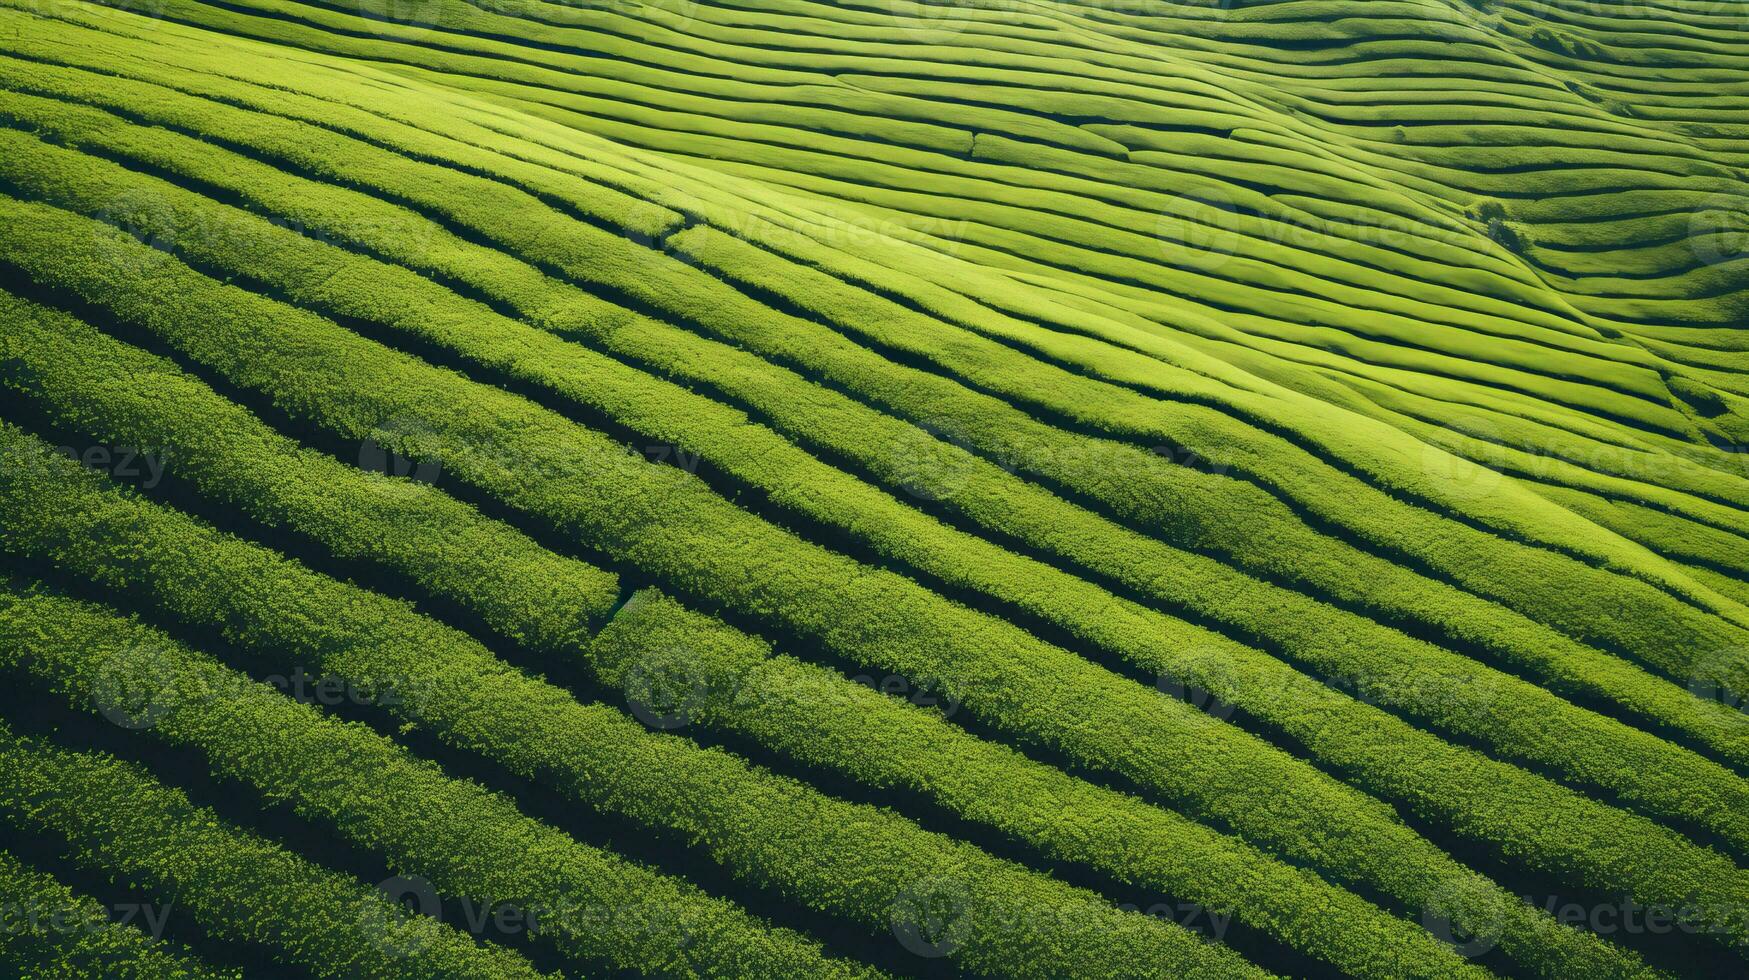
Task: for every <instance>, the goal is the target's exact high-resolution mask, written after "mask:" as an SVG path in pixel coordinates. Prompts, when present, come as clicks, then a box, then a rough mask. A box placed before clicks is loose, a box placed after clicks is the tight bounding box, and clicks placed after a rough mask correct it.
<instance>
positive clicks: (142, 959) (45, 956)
mask: <svg viewBox="0 0 1749 980" xmlns="http://www.w3.org/2000/svg"><path fill="white" fill-rule="evenodd" d="M0 895H3V896H5V899H4V903H5V909H4V913H5V918H6V923H5V930H6V932H5V935H6V938H5V941H4V942H0V969H4V970H8V971H10V972H11V975H12V976H15V977H32V978H36V980H241V977H242V974H241V973H238V972H237V971H235V970H220V969H215V968H213V967H210V966H208V965H207V964H205V963H202V962H200V961H199V960H197V959H195V958H194V957H192V956H190V955H188V954H187V952H186V951H184V950H181V949H178V948H175V947H173V946H171V945H170V944H168V943H162V942H159V941H157V940H155V939H153V938H152V937H151V936H149V935H147V933H146V932H144V931H143V930H141V929H139V928H137V927H136V926H134V925H124V924H122V923H120V922H116V921H113V920H112V919H111V917H110V912H109V909H107V908H105V907H104V906H103V905H102V904H101V903H99V902H98V901H97V900H96V899H95V898H92V897H90V896H89V895H82V894H80V893H78V892H75V891H73V890H72V889H71V888H68V887H67V886H66V885H63V884H61V883H60V882H59V881H56V880H55V878H54V877H53V876H52V875H47V874H44V873H42V872H41V871H38V870H36V869H35V868H30V867H27V866H25V865H24V864H23V863H22V862H20V861H19V860H18V859H17V858H16V857H13V856H12V855H11V854H9V853H7V852H5V851H0Z"/></svg>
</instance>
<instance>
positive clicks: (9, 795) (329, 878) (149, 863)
mask: <svg viewBox="0 0 1749 980" xmlns="http://www.w3.org/2000/svg"><path fill="white" fill-rule="evenodd" d="M34 601H36V600H31V599H25V598H22V597H21V596H20V595H18V594H17V593H14V592H11V591H10V590H6V591H0V608H3V609H4V613H5V615H4V616H0V627H3V628H4V629H5V630H6V632H7V633H8V634H10V636H9V637H8V640H9V642H8V643H7V644H6V655H5V656H6V663H5V666H6V667H7V668H8V669H9V670H12V671H17V670H19V669H21V668H24V669H26V670H27V671H28V670H30V668H31V667H32V666H33V665H34V667H35V672H40V671H41V670H42V662H41V660H40V659H38V658H40V654H38V657H37V658H33V657H32V655H31V652H30V651H29V649H28V646H29V644H31V643H32V642H41V641H40V639H38V638H37V637H30V638H29V639H26V640H23V641H22V642H20V633H21V632H23V631H33V632H34V631H37V630H41V629H43V628H44V627H45V626H51V625H52V626H54V627H55V628H54V629H53V630H50V631H49V632H50V634H51V635H57V636H58V637H65V638H68V639H74V638H76V637H77V634H79V633H80V632H91V633H97V632H100V631H101V632H109V631H114V630H117V629H120V630H121V631H122V635H123V636H126V635H127V627H128V625H129V624H128V623H127V622H126V621H125V620H123V619H120V618H118V617H110V618H108V619H107V620H105V619H97V620H95V621H93V620H92V619H90V618H89V617H87V616H80V615H79V611H78V610H76V609H72V608H69V607H67V606H65V605H61V606H59V608H50V609H47V610H42V611H38V610H35V609H30V610H26V609H21V608H20V604H21V603H22V604H24V605H27V606H28V605H30V604H32V603H33V602H34ZM56 613H72V614H73V618H72V619H71V620H70V621H64V622H57V623H54V624H50V623H48V622H46V620H47V619H49V618H50V617H51V616H53V615H54V614H56ZM63 629H64V630H65V632H62V630H63ZM69 634H71V635H70V636H69ZM27 635H28V634H27ZM90 646H91V643H90V641H89V640H86V641H84V642H83V643H76V644H75V646H74V647H73V649H70V650H69V651H68V656H69V657H72V656H75V655H76V654H75V651H76V650H78V649H79V648H80V647H85V648H87V649H89V647H90ZM155 651H156V648H155V647H150V646H141V647H138V648H136V649H135V650H134V651H133V656H131V657H130V656H127V655H125V654H123V655H118V656H115V657H112V658H110V659H109V660H107V661H102V660H99V661H96V662H90V663H86V664H83V665H80V666H82V667H83V670H82V671H81V675H82V677H83V679H84V681H85V683H84V684H83V685H79V683H78V681H76V680H74V677H72V676H69V677H66V678H63V679H60V680H59V681H58V683H60V684H62V685H64V689H67V690H72V691H76V692H77V694H76V695H74V697H75V699H76V700H75V703H77V704H79V705H80V706H81V707H84V708H86V709H88V710H90V709H92V708H93V706H96V710H100V711H109V712H112V713H113V714H112V717H122V718H123V719H124V721H128V722H131V721H132V719H131V718H128V717H127V712H128V710H129V705H127V704H125V703H123V700H125V698H126V693H127V692H126V691H125V690H124V689H125V688H126V687H127V686H128V685H130V684H134V683H137V682H139V680H141V679H151V678H152V675H151V671H153V670H154V669H155V668H156V667H161V666H163V661H162V659H160V658H157V657H156V653H155ZM63 665H66V662H65V661H63ZM166 679H169V678H166ZM183 680H184V679H183V678H182V677H180V676H175V677H174V679H173V680H172V683H182V682H183ZM147 683H151V680H147ZM93 685H95V686H93ZM107 698H116V699H117V700H113V701H111V700H106V699H107ZM261 720H263V721H265V720H266V719H261ZM271 733H272V729H263V730H262V731H261V732H260V733H259V735H258V737H263V736H266V735H269V734H271ZM239 747H240V746H239ZM271 757H272V756H271V755H270V756H269V758H271ZM280 758H281V759H282V760H283V761H289V760H290V759H292V758H294V757H292V756H284V755H282V756H280ZM300 761H301V760H300ZM258 764H259V763H258ZM0 819H4V820H5V821H6V822H8V823H10V824H12V826H13V827H15V828H18V829H21V830H28V831H31V832H34V833H38V834H46V835H49V836H52V837H59V838H61V839H62V840H64V841H66V842H67V844H68V846H69V847H70V848H71V849H72V851H73V852H74V855H75V859H76V860H77V861H78V862H79V863H81V864H84V865H86V866H89V867H91V868H94V869H97V870H100V871H103V872H105V873H108V874H112V875H118V876H122V877H126V878H128V879H130V880H132V881H135V882H138V883H139V884H141V885H142V886H144V887H146V888H147V889H149V890H150V891H151V892H152V893H153V894H156V895H164V896H170V897H171V901H172V903H173V904H171V905H169V906H166V907H162V908H160V909H159V911H160V912H161V913H162V914H165V915H188V916H189V917H191V918H192V919H193V920H195V921H196V922H197V923H198V924H199V925H200V927H201V928H202V930H203V931H204V932H205V934H206V935H208V936H211V937H214V938H220V939H229V940H241V941H246V942H251V943H256V944H259V945H262V946H264V947H266V948H267V949H268V950H270V951H271V952H272V955H273V958H274V959H275V960H276V961H277V962H279V963H281V964H284V965H286V966H290V967H293V968H295V969H299V970H302V971H308V973H309V974H310V975H311V976H317V977H334V978H347V977H356V976H374V977H383V978H385V980H388V978H405V980H417V978H422V977H424V978H428V977H433V976H445V975H452V976H470V977H480V978H482V980H485V978H492V980H497V978H526V980H534V978H537V977H540V976H542V975H543V974H541V973H540V972H539V971H537V970H535V969H534V967H533V966H531V965H530V964H529V962H528V961H527V960H526V959H524V958H523V957H522V956H521V955H519V954H517V953H514V952H511V951H510V950H506V949H503V948H499V947H494V946H486V945H480V944H477V943H476V942H474V941H473V940H472V939H470V938H469V937H468V936H466V935H464V934H462V933H461V932H458V931H457V930H455V929H452V928H450V927H449V926H446V925H444V924H442V923H440V922H438V921H437V920H435V919H431V918H427V917H425V916H419V915H408V914H407V913H406V911H405V910H404V909H402V908H400V907H399V906H398V905H397V904H396V903H395V902H394V901H392V900H391V899H390V898H389V896H388V895H386V894H384V893H383V892H382V891H381V890H379V889H377V888H374V887H372V886H370V885H367V884H365V883H364V882H361V881H357V880H351V879H347V878H345V877H342V876H341V875H338V874H336V873H334V872H332V871H329V870H327V869H326V868H322V867H320V866H318V865H316V864H314V863H312V862H311V861H309V860H306V859H305V858H302V857H299V856H298V855H295V854H293V853H291V852H289V851H287V850H285V849H284V848H283V847H281V846H280V845H278V844H276V843H273V842H272V841H268V840H265V839H263V838H261V837H259V836H257V835H255V834H253V833H251V832H249V831H246V830H242V829H240V828H237V827H235V826H233V825H231V824H228V823H226V822H225V821H223V820H221V819H220V818H219V816H218V814H216V813H214V812H213V811H211V810H209V809H207V808H204V807H199V806H196V805H194V804H193V803H191V802H190V801H189V799H188V797H187V796H186V795H184V794H183V793H182V792H181V791H179V790H176V789H173V788H171V787H168V786H165V785H163V784H162V783H160V782H158V781H157V780H155V779H154V778H152V777H151V776H150V775H148V774H146V773H144V772H142V771H141V770H139V769H138V768H136V767H134V766H132V765H129V764H126V763H123V762H121V761H119V760H117V759H115V758H113V757H109V756H104V755H99V754H95V753H89V752H77V751H72V750H69V749H66V748H63V747H61V746H58V745H55V744H54V743H52V742H48V741H45V740H43V739H38V738H29V737H23V736H19V735H17V734H15V733H14V732H13V731H11V729H10V728H9V727H8V726H7V725H6V724H5V723H4V722H3V721H0ZM8 897H9V898H10V896H8Z"/></svg>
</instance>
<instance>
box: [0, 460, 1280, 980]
mask: <svg viewBox="0 0 1749 980" xmlns="http://www.w3.org/2000/svg"><path fill="white" fill-rule="evenodd" d="M7 435H8V436H9V437H10V438H7V439H5V440H4V441H5V445H6V448H7V449H8V450H10V451H11V452H12V454H13V459H14V460H15V466H14V468H15V469H18V470H19V471H20V472H19V473H17V474H15V475H12V476H11V477H10V478H8V479H5V483H4V485H0V526H4V527H5V529H6V531H7V537H8V540H7V542H6V544H5V547H6V548H8V549H10V550H13V551H14V552H15V553H20V554H26V555H29V556H30V557H31V558H33V559H34V560H39V561H49V562H53V563H54V564H55V566H56V567H58V568H59V569H60V570H61V571H62V572H63V573H65V574H68V575H73V576H78V577H80V578H81V579H86V580H90V581H92V582H95V583H97V584H100V585H102V586H106V587H109V588H114V589H133V590H137V591H138V592H140V593H142V594H143V595H144V596H145V597H147V598H148V600H149V601H150V602H152V603H153V604H154V605H155V607H156V608H157V609H159V610H161V611H162V612H163V613H164V614H166V615H169V616H171V617H174V618H176V619H179V620H181V621H183V622H184V623H186V624H188V625H189V626H190V627H193V628H198V629H203V630H204V629H211V630H215V631H217V633H218V635H220V636H222V637H223V638H224V639H225V640H226V641H227V642H228V643H230V644H232V645H233V646H235V647H236V648H238V649H241V650H246V651H249V652H251V653H253V654H255V655H257V656H261V657H264V658H267V659H268V660H269V661H270V662H274V663H276V664H277V665H278V667H279V669H282V670H286V669H291V668H293V667H295V666H297V665H307V666H308V667H309V668H310V669H312V670H313V671H316V672H319V673H322V674H325V675H330V676H333V677H338V678H344V679H345V680H347V681H349V682H350V683H352V684H353V685H355V686H356V687H358V688H359V689H361V690H367V691H384V690H389V691H398V694H397V695H396V696H394V697H388V698H382V699H379V701H380V706H381V707H383V708H386V709H387V710H388V711H389V712H391V713H392V714H394V715H395V716H396V717H398V718H399V719H400V720H401V721H403V722H404V723H405V724H407V725H410V726H414V727H417V728H419V729H422V730H424V731H427V732H429V733H430V734H432V735H434V736H436V737H438V738H440V739H442V740H444V741H446V742H447V743H449V744H450V745H452V746H455V747H457V748H459V749H462V750H465V751H469V752H472V753H474V754H476V755H478V756H480V757H482V758H484V759H487V760H489V761H491V762H492V763H494V764H496V765H500V766H502V767H504V768H505V769H507V770H509V771H510V772H513V773H515V774H516V775H518V776H521V777H523V778H526V779H530V780H535V781H538V782H541V783H544V784H547V785H550V786H552V787H553V788H555V789H556V790H557V791H559V792H560V793H562V794H564V795H565V796H567V797H570V798H572V799H574V800H576V801H578V802H581V803H584V804H587V805H589V806H592V807H595V808H597V809H600V810H604V811H607V812H611V813H615V814H619V815H621V816H623V817H625V818H627V819H630V820H632V821H634V822H635V823H637V824H639V825H642V826H644V827H648V828H651V829H653V830H655V831H657V832H658V833H663V834H666V835H668V836H670V837H672V838H675V839H683V840H686V841H688V842H691V843H693V844H695V845H697V846H698V847H700V849H701V850H703V851H704V852H705V853H707V854H709V855H710V857H712V858H713V859H715V860H716V861H718V862H719V863H721V864H722V865H724V866H725V867H726V868H727V869H729V870H730V871H732V872H733V873H734V874H736V875H737V876H738V877H740V878H742V879H744V880H746V881H748V882H750V883H752V884H755V885H758V886H763V887H769V888H773V889H776V890H778V891H779V892H781V893H782V894H784V895H785V896H786V897H788V898H790V899H792V900H794V901H796V902H798V903H801V904H804V905H807V906H809V907H812V908H817V909H821V910H824V911H827V912H830V913H833V914H835V915H838V916H841V917H843V918H844V919H846V920H848V921H850V922H853V923H856V924H857V925H860V926H862V927H864V928H866V929H868V930H870V931H871V932H873V933H877V934H878V933H881V932H885V931H887V930H889V929H890V928H892V925H891V922H890V921H889V920H890V918H891V917H892V915H893V914H894V909H895V908H896V907H902V906H903V905H904V903H905V902H906V901H907V900H908V898H907V896H908V895H909V894H910V890H912V889H915V888H917V887H919V885H918V879H919V877H920V872H919V871H918V869H919V868H925V869H930V872H929V873H930V874H934V875H937V876H941V877H944V878H946V879H948V880H950V881H951V882H952V883H953V888H954V889H955V890H956V891H963V893H964V896H965V897H964V902H965V906H964V913H963V914H964V919H965V920H966V922H967V923H969V924H970V926H969V932H968V933H967V935H966V936H964V937H963V942H960V943H959V944H958V945H957V946H956V948H955V950H954V956H955V958H956V961H957V962H959V963H961V964H963V965H964V966H965V967H966V968H967V969H972V970H978V971H980V972H986V973H992V974H1001V975H1007V976H1015V977H1035V976H1036V977H1049V976H1058V975H1070V974H1073V975H1079V976H1087V977H1120V976H1134V975H1137V974H1136V971H1138V970H1139V971H1142V973H1143V974H1146V973H1148V972H1150V971H1153V972H1160V971H1164V972H1167V973H1172V974H1183V975H1187V976H1228V975H1234V974H1238V975H1245V974H1247V973H1248V972H1249V971H1248V969H1247V968H1246V967H1245V966H1244V963H1243V961H1242V960H1240V959H1239V958H1237V957H1236V956H1234V955H1233V954H1232V953H1230V952H1228V951H1227V950H1225V949H1224V948H1221V947H1218V946H1213V945H1209V944H1206V943H1204V942H1202V941H1201V940H1200V939H1198V938H1197V937H1196V936H1195V935H1194V934H1192V933H1191V932H1189V931H1187V930H1185V929H1184V928H1182V927H1180V926H1179V925H1177V924H1176V923H1173V922H1168V921H1162V920H1158V919H1155V918H1151V917H1148V916H1144V915H1139V914H1135V913H1131V912H1126V911H1122V910H1119V909H1116V908H1114V907H1112V906H1111V905H1110V904H1108V903H1106V902H1105V901H1103V900H1101V899H1100V898H1099V897H1098V896H1096V895H1094V894H1092V893H1091V892H1088V891H1085V890H1083V889H1078V888H1071V887H1069V886H1066V885H1063V884H1060V883H1058V882H1056V881H1054V880H1052V879H1050V878H1049V877H1047V876H1044V875H1041V874H1038V873H1036V872H1033V871H1029V870H1027V869H1025V868H1022V867H1020V866H1018V865H1015V864H1013V863H1011V862H1007V861H1002V860H998V859H995V858H992V857H990V856H989V855H988V854H986V853H984V852H983V851H981V850H979V849H978V848H976V847H973V846H971V845H969V844H964V843H961V842H958V841H955V840H952V839H950V838H947V837H945V836H943V835H941V834H936V833H931V832H927V831H924V830H922V829H921V828H919V827H918V826H917V825H916V824H914V823H912V822H910V821H909V820H906V819H904V818H902V817H900V816H898V815H895V814H893V813H891V812H888V811H885V810H881V809H877V808H875V807H871V806H866V805H860V804H852V803H847V802H845V801H842V800H838V799H835V798H833V797H830V796H826V795H825V794H822V793H820V792H819V791H818V790H815V789H814V788H812V787H810V786H808V785H806V784H803V783H800V782H797V781H795V780H792V779H788V778H785V777H782V776H778V775H774V774H772V773H770V772H767V771H765V770H763V769H759V768H755V767H753V766H750V765H749V764H747V763H746V762H744V761H742V760H741V759H739V758H737V757H735V756H732V755H730V754H728V753H726V752H723V751H721V750H716V749H702V748H700V747H698V746H697V745H695V744H694V743H692V742H691V741H689V740H686V739H683V738H677V737H675V736H672V735H667V734H661V733H653V732H650V731H649V730H647V729H646V728H645V726H644V725H642V724H640V723H639V722H637V721H634V720H633V719H632V718H630V717H628V716H627V715H625V714H622V713H621V712H619V711H617V710H615V709H613V708H610V707H607V706H605V705H600V704H582V703H579V702H578V701H577V700H576V699H574V698H573V697H572V696H571V695H570V694H569V693H567V692H565V691H563V690H561V689H559V688H557V687H554V686H553V685H551V684H547V683H545V682H544V681H541V680H537V679H535V678H531V677H529V676H527V675H525V674H523V673H521V672H519V671H516V670H514V669H513V668H510V667H509V666H508V665H506V664H504V663H503V662H502V661H499V660H497V659H496V658H494V657H493V656H492V654H491V652H490V651H489V650H487V649H486V648H485V647H483V646H481V645H480V644H479V643H478V642H476V641H474V640H472V639H471V638H469V637H468V636H466V635H465V634H462V633H459V632H457V631H456V630H454V629H451V628H449V627H446V626H443V625H441V624H439V623H437V622H434V621H432V620H430V619H427V618H425V617H424V616H421V615H419V614H417V613H415V612H413V611H412V610H411V609H409V608H408V607H407V606H406V605H404V604H402V603H399V602H396V601H394V600H391V599H388V598H385V597H382V596H379V595H376V594H375V593H371V592H368V591H365V590H363V589H361V588H358V587H357V586H353V585H350V584H347V583H342V582H339V581H336V580H334V579H330V578H327V577H324V576H321V575H317V574H315V573H313V572H310V571H308V570H306V569H304V568H303V567H302V566H300V565H297V564H295V563H293V562H291V561H288V560H287V559H285V558H283V557H281V556H279V555H278V554H277V553H275V552H272V551H269V550H267V549H264V548H261V547H259V546H256V545H253V544H249V543H246V542H243V541H240V540H238V539H235V538H229V537H225V536H223V535H220V534H218V533H217V532H215V531H213V530H211V529H209V528H207V527H205V526H204V525H201V524H199V523H198V522H196V521H194V520H192V519H190V518H188V517H186V516H184V515H181V514H180V513H178V512H176V511H172V510H168V509H165V508H162V507H158V506H154V505H152V504H149V503H146V502H144V501H140V500H138V499H135V498H133V497H132V496H131V495H128V494H123V493H119V492H117V489H116V488H113V487H109V486H105V485H104V484H102V483H99V482H96V480H95V479H94V478H93V477H92V476H90V475H88V474H86V473H83V472H79V471H78V470H77V467H76V464H74V463H73V462H72V461H71V460H68V459H66V458H65V457H62V456H58V455H56V456H45V455H42V450H43V448H44V447H41V446H40V445H38V444H35V443H33V442H31V441H30V440H29V439H28V438H22V437H20V435H19V434H18V432H17V430H12V431H10V432H8V433H7ZM32 464H38V465H32ZM124 528H125V529H124ZM773 942H775V940H773ZM822 968H824V967H822Z"/></svg>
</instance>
